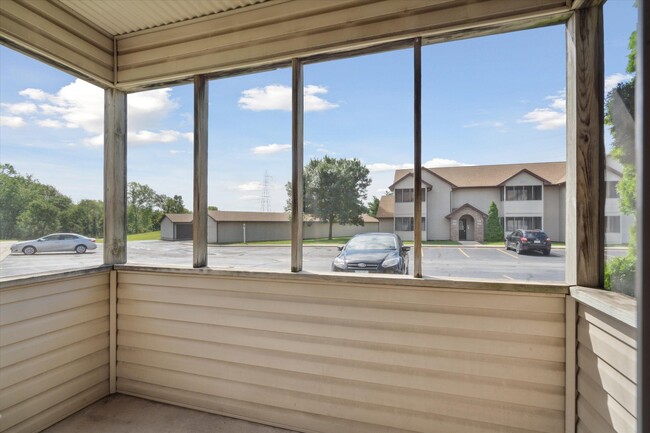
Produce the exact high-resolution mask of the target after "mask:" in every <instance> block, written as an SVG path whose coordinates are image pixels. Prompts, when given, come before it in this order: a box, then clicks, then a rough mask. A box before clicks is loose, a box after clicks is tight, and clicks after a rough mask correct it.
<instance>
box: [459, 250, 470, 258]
mask: <svg viewBox="0 0 650 433" xmlns="http://www.w3.org/2000/svg"><path fill="white" fill-rule="evenodd" d="M458 251H460V252H461V253H463V255H464V256H465V257H467V258H468V259H469V255H468V254H467V253H466V252H465V251H463V250H461V249H460V248H458Z"/></svg>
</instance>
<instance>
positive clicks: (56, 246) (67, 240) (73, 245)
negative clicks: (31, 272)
mask: <svg viewBox="0 0 650 433" xmlns="http://www.w3.org/2000/svg"><path fill="white" fill-rule="evenodd" d="M95 248H97V244H96V243H95V239H92V238H87V237H86V236H81V235H78V234H76V233H54V234H51V235H47V236H44V237H42V238H40V239H32V240H30V241H23V242H18V243H15V244H13V245H12V246H11V252H12V253H20V252H22V253H23V254H27V255H31V254H35V253H46V252H47V253H49V252H54V251H74V252H76V253H77V254H83V253H85V252H86V250H94V249H95Z"/></svg>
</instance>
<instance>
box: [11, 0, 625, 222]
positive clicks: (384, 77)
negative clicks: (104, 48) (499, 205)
mask: <svg viewBox="0 0 650 433" xmlns="http://www.w3.org/2000/svg"><path fill="white" fill-rule="evenodd" d="M632 3H633V2H632V0H629V1H628V0H609V1H608V3H607V4H606V5H605V32H606V33H605V55H606V64H605V75H606V79H607V81H606V86H612V85H613V84H615V83H616V82H617V81H620V80H622V79H627V78H628V77H627V76H626V74H625V66H626V63H627V57H626V54H627V41H628V37H629V34H630V32H631V31H632V30H633V29H634V26H635V23H636V9H635V8H633V7H632ZM564 38H565V36H564V26H553V27H546V28H541V29H535V30H530V31H525V32H516V33H508V34H503V35H496V36H490V37H485V38H478V39H471V40H464V41H455V42H448V43H444V44H436V45H431V46H425V47H423V52H422V53H423V59H422V60H423V71H422V76H423V99H422V101H423V119H422V120H423V136H422V142H423V150H422V160H423V162H424V163H425V165H428V166H441V165H466V164H504V163H520V162H540V161H561V160H564V159H565V157H566V156H565V129H564V111H565V107H564V104H565V97H564V90H565V86H566V84H565V81H566V78H565V47H564V44H565V42H564ZM0 76H1V77H2V80H1V81H0V116H2V124H1V126H0V146H1V147H0V161H1V162H2V163H9V164H12V165H13V166H14V167H15V168H16V169H17V170H18V171H19V172H21V173H23V174H33V175H34V177H35V178H37V179H39V180H40V181H41V182H44V183H48V184H52V185H54V186H55V187H57V188H58V189H59V191H61V192H62V193H64V194H66V195H69V196H70V197H71V198H72V199H73V200H75V201H78V200H81V199H84V198H92V199H102V194H103V188H102V167H103V162H102V159H103V149H102V132H103V126H102V116H103V113H102V110H103V101H102V97H103V91H102V90H101V89H99V88H96V87H94V86H92V85H90V84H88V83H84V82H83V81H81V80H78V79H76V78H74V77H72V76H70V75H68V74H66V73H64V72H61V71H58V70H56V69H53V68H51V67H49V66H46V65H43V64H41V63H39V62H38V61H35V60H33V59H31V58H29V57H26V56H24V55H22V54H19V53H16V52H14V51H12V50H10V49H8V48H5V47H0ZM412 76H413V61H412V52H411V51H410V50H399V51H392V52H388V53H381V54H375V55H368V56H362V57H356V58H351V59H345V60H337V61H329V62H323V63H318V64H310V65H307V66H305V85H306V89H305V95H306V96H305V107H306V113H305V162H307V161H309V159H311V158H319V157H322V156H323V155H325V154H328V155H330V156H335V157H340V158H341V157H345V158H348V157H355V158H359V159H361V160H362V161H363V162H364V163H365V164H366V165H367V166H368V167H369V168H370V170H371V177H372V179H373V184H372V185H371V187H370V188H369V190H368V196H369V198H371V197H372V196H373V195H375V196H380V195H381V194H382V192H383V191H384V190H385V188H386V187H387V186H388V185H390V184H391V183H392V178H393V172H394V170H395V169H396V168H404V167H409V166H412V165H411V164H412V159H413V145H412V140H413V138H412V129H413V120H412V116H413V102H412V99H413V84H412ZM290 83H291V73H290V70H289V69H282V70H276V71H271V72H265V73H259V74H252V75H247V76H240V77H234V78H228V79H220V80H215V81H211V82H210V84H209V86H210V87H209V89H210V90H209V91H210V113H209V124H210V129H209V142H210V143H209V163H208V165H209V193H208V194H209V203H210V204H211V205H216V206H218V207H219V208H220V209H224V210H251V211H257V210H261V209H262V207H261V204H262V197H264V196H268V197H269V202H270V206H271V210H273V211H281V210H283V207H284V205H285V203H286V193H285V189H284V185H285V183H286V182H287V181H288V180H289V179H290V176H291V173H290V171H291V162H290V161H291V155H290V146H289V145H290V143H291V113H290V111H289V105H290ZM192 98H193V91H192V87H191V86H189V85H185V86H177V87H170V88H165V89H158V90H154V91H149V92H143V93H139V94H132V95H129V118H128V125H129V149H128V165H129V168H128V180H129V181H136V182H141V183H146V184H148V185H150V186H151V187H152V188H154V189H155V190H156V191H157V192H159V193H164V194H167V195H175V194H180V195H182V196H183V198H184V200H185V203H186V207H191V201H192V126H193V125H192V124H193V122H192V116H193V114H192ZM265 184H266V185H265Z"/></svg>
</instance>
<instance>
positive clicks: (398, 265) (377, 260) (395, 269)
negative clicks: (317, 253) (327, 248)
mask: <svg viewBox="0 0 650 433" xmlns="http://www.w3.org/2000/svg"><path fill="white" fill-rule="evenodd" d="M410 249H411V248H410V247H405V246H404V245H403V244H402V239H400V237H399V236H397V235H395V234H392V233H363V234H359V235H356V236H354V237H353V238H352V239H350V240H349V241H348V243H347V244H345V246H342V247H339V251H341V253H340V254H339V255H338V256H337V257H336V258H335V259H334V262H332V271H334V272H356V273H384V274H408V271H409V258H408V251H409V250H410Z"/></svg>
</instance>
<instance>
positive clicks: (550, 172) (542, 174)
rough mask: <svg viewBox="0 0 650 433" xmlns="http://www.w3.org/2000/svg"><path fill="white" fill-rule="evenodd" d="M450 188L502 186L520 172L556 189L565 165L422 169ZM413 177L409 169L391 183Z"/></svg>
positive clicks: (564, 170) (505, 165) (469, 166)
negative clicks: (409, 176)
mask: <svg viewBox="0 0 650 433" xmlns="http://www.w3.org/2000/svg"><path fill="white" fill-rule="evenodd" d="M423 170H425V171H428V172H429V173H431V174H433V175H434V176H438V177H440V178H441V179H443V180H444V181H446V182H447V183H449V184H451V186H452V187H456V188H483V187H496V186H500V185H502V184H503V183H504V182H505V181H507V180H508V179H510V178H512V177H514V176H516V175H517V174H519V173H521V172H522V171H526V172H529V173H530V174H532V175H533V176H535V177H538V178H540V179H541V180H542V181H544V182H545V183H547V184H550V185H559V184H562V183H564V182H565V181H566V162H565V161H560V162H533V163H523V164H498V165H468V166H459V167H433V168H427V167H423ZM411 173H413V170H412V169H402V170H396V171H395V177H394V182H393V184H394V183H396V182H398V181H400V180H402V179H403V178H404V177H406V176H408V175H410V174H411Z"/></svg>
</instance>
